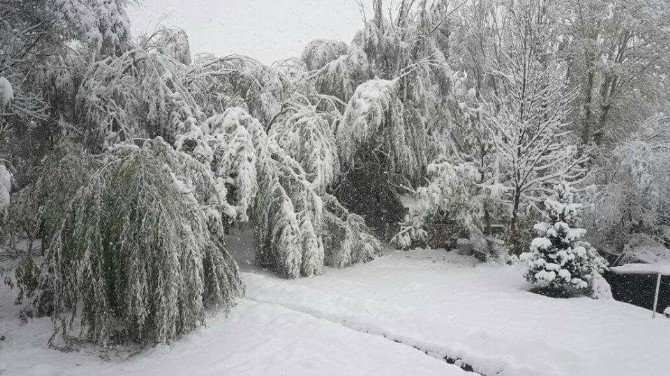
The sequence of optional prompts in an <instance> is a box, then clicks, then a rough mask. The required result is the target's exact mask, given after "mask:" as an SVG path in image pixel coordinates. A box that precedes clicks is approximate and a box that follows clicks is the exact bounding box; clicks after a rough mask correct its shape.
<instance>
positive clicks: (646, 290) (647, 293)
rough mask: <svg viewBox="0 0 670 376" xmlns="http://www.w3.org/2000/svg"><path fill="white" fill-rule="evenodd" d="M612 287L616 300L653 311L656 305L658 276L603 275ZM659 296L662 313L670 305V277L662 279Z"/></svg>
mask: <svg viewBox="0 0 670 376" xmlns="http://www.w3.org/2000/svg"><path fill="white" fill-rule="evenodd" d="M603 276H604V277H605V279H606V280H607V282H609V284H610V286H611V287H612V296H613V297H614V299H615V300H618V301H621V302H625V303H630V304H633V305H636V306H638V307H642V308H646V309H649V310H651V309H652V306H653V304H654V291H655V289H656V278H657V274H619V273H613V272H606V273H605V274H603ZM659 291H660V292H659V295H658V307H657V309H656V310H657V312H658V313H662V312H663V307H667V306H669V305H670V276H663V277H662V278H661V288H660V290H659Z"/></svg>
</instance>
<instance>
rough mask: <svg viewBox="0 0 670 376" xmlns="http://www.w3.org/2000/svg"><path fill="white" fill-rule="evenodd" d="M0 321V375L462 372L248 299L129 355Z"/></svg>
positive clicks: (42, 325) (43, 328) (41, 326)
mask: <svg viewBox="0 0 670 376" xmlns="http://www.w3.org/2000/svg"><path fill="white" fill-rule="evenodd" d="M0 322H2V323H7V321H0ZM0 328H2V331H3V332H4V333H7V335H8V338H7V340H6V341H5V342H0V374H1V375H3V376H10V375H12V376H13V375H22V376H23V375H26V376H29V375H30V376H37V375H40V376H41V375H137V376H145V375H161V376H163V375H236V376H244V375H248V376H252V375H259V376H260V375H287V376H289V375H290V376H294V375H333V376H334V375H378V374H383V375H398V376H401V375H446V376H450V375H454V376H455V375H465V374H466V373H465V372H464V371H462V370H461V369H459V368H458V367H455V366H452V365H448V364H446V363H445V362H443V361H439V360H436V359H433V358H431V357H428V356H426V355H425V354H423V353H422V352H420V351H418V350H415V349H413V348H410V347H407V346H404V345H402V344H398V343H395V342H393V341H389V340H386V339H383V338H381V337H378V336H374V335H368V334H363V333H360V332H357V331H353V330H351V329H348V328H346V327H344V326H342V325H339V324H336V323H332V322H329V321H325V320H321V319H317V318H314V317H311V316H309V315H306V314H302V313H298V312H295V311H292V310H288V309H285V308H282V307H280V306H278V305H274V304H263V303H256V302H252V301H250V300H247V299H243V300H241V301H240V302H239V304H238V305H237V307H235V309H234V310H233V311H232V312H231V314H230V315H229V317H228V318H224V317H223V315H218V316H216V317H213V318H210V320H209V323H208V326H207V327H206V328H204V329H202V330H199V331H197V332H196V333H194V334H191V335H189V336H187V338H185V339H183V340H182V341H180V342H178V343H176V344H174V345H173V346H171V347H169V346H161V347H157V348H154V349H151V350H149V351H148V352H147V353H145V354H142V355H140V356H137V357H134V358H132V359H131V360H130V361H128V362H121V361H118V360H116V361H109V362H103V361H102V360H100V359H99V358H97V357H96V356H94V355H91V354H87V353H85V352H80V353H60V352H57V351H54V350H49V349H47V348H46V347H45V345H44V344H45V342H46V340H47V339H48V336H49V333H50V329H51V326H50V323H49V322H48V321H47V320H35V321H33V322H31V323H30V324H28V325H26V326H23V327H13V328H11V329H10V330H9V332H7V331H6V327H2V326H0ZM3 370H4V373H3Z"/></svg>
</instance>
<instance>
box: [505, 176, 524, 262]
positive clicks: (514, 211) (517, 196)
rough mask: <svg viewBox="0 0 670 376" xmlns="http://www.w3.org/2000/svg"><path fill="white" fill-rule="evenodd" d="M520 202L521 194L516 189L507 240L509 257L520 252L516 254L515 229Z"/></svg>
mask: <svg viewBox="0 0 670 376" xmlns="http://www.w3.org/2000/svg"><path fill="white" fill-rule="evenodd" d="M520 201H521V192H519V190H518V189H517V190H516V191H515V192H514V205H513V206H512V219H511V221H510V224H509V238H508V240H507V243H508V244H509V247H510V255H514V254H516V255H518V254H520V252H518V247H517V229H516V225H517V224H516V222H517V220H518V212H519V203H520Z"/></svg>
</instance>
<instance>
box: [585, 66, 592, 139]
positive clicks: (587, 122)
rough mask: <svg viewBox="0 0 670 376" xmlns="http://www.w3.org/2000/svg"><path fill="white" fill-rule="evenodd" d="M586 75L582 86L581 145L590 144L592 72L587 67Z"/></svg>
mask: <svg viewBox="0 0 670 376" xmlns="http://www.w3.org/2000/svg"><path fill="white" fill-rule="evenodd" d="M588 69H589V72H588V74H587V79H586V85H584V106H583V108H584V118H583V119H582V144H584V145H587V144H589V143H590V142H591V123H592V121H591V117H592V116H593V111H592V109H591V106H592V105H593V72H592V71H591V67H590V66H589V68H588Z"/></svg>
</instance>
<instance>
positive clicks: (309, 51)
mask: <svg viewBox="0 0 670 376" xmlns="http://www.w3.org/2000/svg"><path fill="white" fill-rule="evenodd" d="M347 49H348V47H347V44H346V43H344V42H341V41H337V40H326V39H317V40H313V41H311V42H309V43H308V44H307V46H305V50H304V51H303V53H302V56H301V58H300V59H301V60H302V61H303V62H304V63H305V65H306V66H307V69H308V70H310V71H312V70H316V69H321V68H323V67H324V66H325V65H326V64H328V63H330V62H331V61H333V60H335V59H337V58H339V57H340V56H342V55H345V54H346V53H347Z"/></svg>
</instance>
